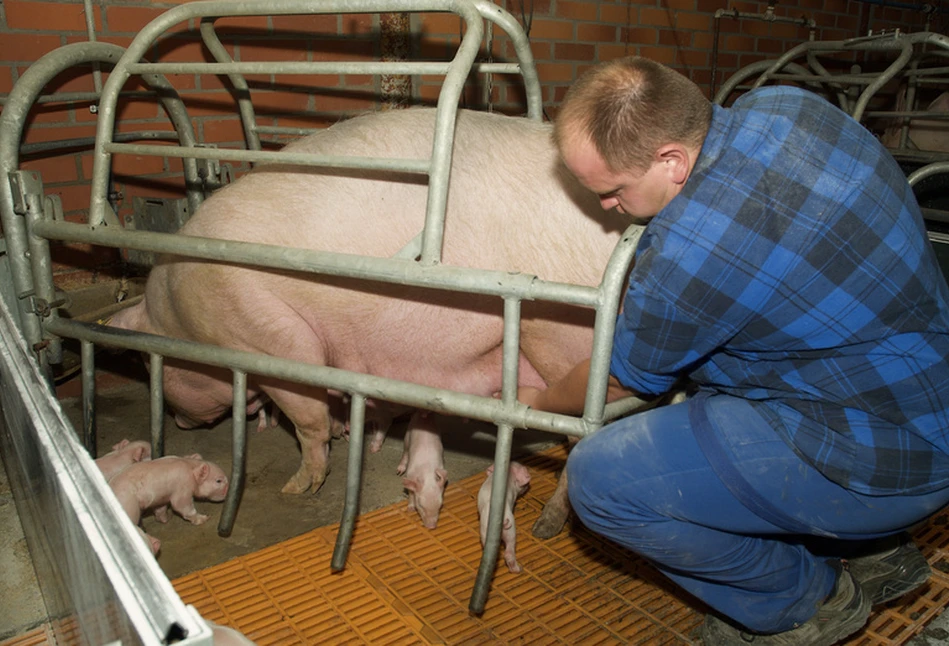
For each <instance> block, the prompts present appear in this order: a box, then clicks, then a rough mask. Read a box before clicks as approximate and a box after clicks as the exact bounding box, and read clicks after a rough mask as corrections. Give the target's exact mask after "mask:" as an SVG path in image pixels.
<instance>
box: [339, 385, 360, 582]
mask: <svg viewBox="0 0 949 646" xmlns="http://www.w3.org/2000/svg"><path fill="white" fill-rule="evenodd" d="M365 422H366V397H365V395H360V394H358V393H353V394H352V401H351V403H350V406H349V462H348V466H347V470H346V499H345V501H344V502H343V518H342V520H341V521H340V523H339V531H338V532H337V533H336V547H335V548H334V549H333V559H332V561H331V562H330V569H332V570H333V572H339V571H340V570H342V569H343V568H344V567H345V566H346V557H347V556H348V555H349V544H350V543H351V542H352V539H353V529H354V528H355V527H356V515H357V514H358V513H359V485H360V483H361V482H362V452H363V438H364V437H365V435H364V433H363V427H364V426H365Z"/></svg>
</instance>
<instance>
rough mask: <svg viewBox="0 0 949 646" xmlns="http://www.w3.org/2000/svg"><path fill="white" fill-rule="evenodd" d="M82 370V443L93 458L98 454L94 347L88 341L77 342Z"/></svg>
mask: <svg viewBox="0 0 949 646" xmlns="http://www.w3.org/2000/svg"><path fill="white" fill-rule="evenodd" d="M79 357H80V369H81V372H82V438H81V439H82V445H83V446H84V447H86V450H87V451H89V455H90V456H91V457H93V458H96V457H98V456H99V453H98V447H97V446H96V443H97V436H96V349H95V346H94V345H93V344H91V343H89V342H88V341H81V342H80V343H79Z"/></svg>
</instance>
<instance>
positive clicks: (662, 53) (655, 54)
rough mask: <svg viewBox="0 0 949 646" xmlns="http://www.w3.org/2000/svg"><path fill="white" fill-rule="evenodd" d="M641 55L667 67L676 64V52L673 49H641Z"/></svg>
mask: <svg viewBox="0 0 949 646" xmlns="http://www.w3.org/2000/svg"><path fill="white" fill-rule="evenodd" d="M639 55H640V56H644V57H646V58H651V59H652V60H654V61H657V62H659V63H664V64H666V65H673V64H674V63H675V50H674V49H672V48H671V47H640V48H639Z"/></svg>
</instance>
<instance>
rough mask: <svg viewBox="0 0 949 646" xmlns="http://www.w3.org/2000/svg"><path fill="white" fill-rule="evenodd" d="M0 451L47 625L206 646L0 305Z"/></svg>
mask: <svg viewBox="0 0 949 646" xmlns="http://www.w3.org/2000/svg"><path fill="white" fill-rule="evenodd" d="M0 339H2V342H0V382H2V383H3V385H4V387H3V388H0V411H2V415H3V418H4V423H3V424H0V445H2V446H0V453H2V455H3V457H4V462H5V464H6V467H7V473H8V475H9V477H10V480H11V485H12V486H11V490H12V492H13V494H14V496H15V498H16V504H17V510H18V511H19V518H20V521H21V523H22V525H23V529H24V535H25V536H26V539H27V543H28V545H29V548H30V553H31V555H32V556H33V561H34V566H35V567H36V568H37V571H38V573H41V574H38V576H37V579H38V581H39V583H40V586H41V587H42V589H43V596H44V600H45V601H46V603H47V605H48V610H49V612H50V617H53V618H57V619H62V618H65V619H67V620H68V621H69V622H70V627H69V631H70V634H71V635H73V636H75V638H76V641H77V642H79V643H87V644H116V643H122V644H166V643H172V642H174V643H176V644H181V645H182V646H187V645H193V646H198V645H199V644H200V645H203V646H206V645H208V644H211V629H210V628H209V627H208V626H207V624H206V623H205V622H204V621H203V620H201V618H200V617H199V616H198V614H197V613H196V612H193V609H191V608H189V607H187V606H185V604H183V603H182V602H181V599H180V598H179V597H178V595H177V594H176V593H175V590H174V588H173V587H172V585H171V583H170V582H169V581H168V578H167V577H166V576H165V574H164V573H163V572H162V571H161V568H160V567H159V565H158V562H157V561H156V560H155V558H154V557H153V556H152V554H151V553H150V552H149V550H148V548H147V547H146V546H145V544H144V543H143V541H142V540H141V538H140V537H139V536H138V534H137V532H136V529H135V526H134V525H133V524H132V523H131V522H130V521H129V518H128V515H127V514H126V513H125V512H124V511H123V510H122V507H121V506H120V505H119V502H118V500H117V499H116V498H115V496H114V494H113V493H112V491H111V489H110V488H109V486H108V484H107V483H106V482H105V479H104V478H103V477H102V472H101V471H100V470H99V469H98V468H97V467H96V465H95V463H94V462H93V461H92V458H91V456H90V455H89V454H88V453H87V452H86V450H85V449H84V448H83V447H82V445H81V444H80V442H79V438H77V437H76V433H75V431H74V430H73V428H72V426H71V424H70V423H69V421H68V420H67V419H66V416H65V414H64V413H63V410H62V407H61V406H60V404H59V402H58V401H57V400H56V397H55V395H54V394H53V393H52V392H50V390H49V389H48V388H47V387H46V383H45V379H44V377H43V376H42V375H40V374H39V371H38V370H37V366H36V362H35V361H33V360H32V357H31V356H30V353H29V351H28V350H27V347H26V342H25V340H24V338H23V336H22V335H21V334H20V332H19V329H18V328H17V325H16V323H15V321H14V319H13V316H12V314H11V312H10V310H9V308H8V307H7V305H6V303H5V302H4V301H2V300H0Z"/></svg>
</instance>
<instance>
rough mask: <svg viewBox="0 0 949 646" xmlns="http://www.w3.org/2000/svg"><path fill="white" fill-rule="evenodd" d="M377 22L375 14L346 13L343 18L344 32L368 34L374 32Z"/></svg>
mask: <svg viewBox="0 0 949 646" xmlns="http://www.w3.org/2000/svg"><path fill="white" fill-rule="evenodd" d="M375 22H376V20H375V17H374V16H373V14H365V13H354V14H346V15H344V16H343V19H342V23H343V24H342V32H341V33H343V34H347V35H350V34H355V35H367V34H372V33H374V32H373V30H374V23H375Z"/></svg>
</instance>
